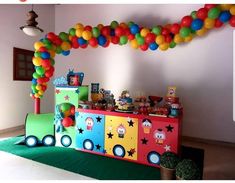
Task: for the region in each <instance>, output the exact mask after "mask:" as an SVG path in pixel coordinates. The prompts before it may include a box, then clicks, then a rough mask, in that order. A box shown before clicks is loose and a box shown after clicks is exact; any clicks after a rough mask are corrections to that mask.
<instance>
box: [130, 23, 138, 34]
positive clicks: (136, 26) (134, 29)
mask: <svg viewBox="0 0 235 183" xmlns="http://www.w3.org/2000/svg"><path fill="white" fill-rule="evenodd" d="M130 31H131V33H132V34H137V33H138V32H140V27H139V26H138V25H137V24H133V25H132V26H131V27H130Z"/></svg>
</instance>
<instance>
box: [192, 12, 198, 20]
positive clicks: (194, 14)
mask: <svg viewBox="0 0 235 183" xmlns="http://www.w3.org/2000/svg"><path fill="white" fill-rule="evenodd" d="M191 17H192V18H193V19H196V18H197V11H192V13H191Z"/></svg>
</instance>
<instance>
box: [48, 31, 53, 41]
mask: <svg viewBox="0 0 235 183" xmlns="http://www.w3.org/2000/svg"><path fill="white" fill-rule="evenodd" d="M47 39H49V40H50V41H52V40H54V39H55V34H54V33H53V32H49V33H48V34H47Z"/></svg>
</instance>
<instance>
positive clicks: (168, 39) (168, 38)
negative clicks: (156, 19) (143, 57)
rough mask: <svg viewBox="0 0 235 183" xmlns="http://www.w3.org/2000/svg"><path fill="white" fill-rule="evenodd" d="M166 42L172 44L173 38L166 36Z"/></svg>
mask: <svg viewBox="0 0 235 183" xmlns="http://www.w3.org/2000/svg"><path fill="white" fill-rule="evenodd" d="M165 41H166V42H167V43H170V42H171V41H172V37H171V36H170V35H169V34H168V35H166V36H165Z"/></svg>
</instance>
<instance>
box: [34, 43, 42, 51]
mask: <svg viewBox="0 0 235 183" xmlns="http://www.w3.org/2000/svg"><path fill="white" fill-rule="evenodd" d="M43 46H44V44H43V43H42V42H40V41H38V42H35V43H34V49H35V50H39V49H40V48H41V47H43Z"/></svg>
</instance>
